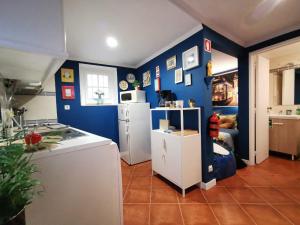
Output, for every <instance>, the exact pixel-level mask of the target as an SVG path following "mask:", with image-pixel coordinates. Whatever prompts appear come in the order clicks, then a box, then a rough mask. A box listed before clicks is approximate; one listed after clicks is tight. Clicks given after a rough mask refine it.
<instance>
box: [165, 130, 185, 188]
mask: <svg viewBox="0 0 300 225" xmlns="http://www.w3.org/2000/svg"><path fill="white" fill-rule="evenodd" d="M163 153H164V154H165V155H166V163H165V173H166V178H168V179H169V180H170V181H172V182H174V183H175V184H177V185H179V186H180V185H181V176H182V174H181V137H179V136H175V135H166V136H165V137H164V139H163Z"/></svg>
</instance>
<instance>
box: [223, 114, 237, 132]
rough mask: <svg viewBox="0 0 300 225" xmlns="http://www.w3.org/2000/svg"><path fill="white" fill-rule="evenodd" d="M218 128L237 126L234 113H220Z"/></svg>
mask: <svg viewBox="0 0 300 225" xmlns="http://www.w3.org/2000/svg"><path fill="white" fill-rule="evenodd" d="M219 117H220V128H227V129H234V128H236V126H237V120H236V115H235V114H233V115H232V114H231V115H220V116H219Z"/></svg>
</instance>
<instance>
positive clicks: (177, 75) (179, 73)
mask: <svg viewBox="0 0 300 225" xmlns="http://www.w3.org/2000/svg"><path fill="white" fill-rule="evenodd" d="M182 81H183V78H182V68H179V69H176V70H175V84H178V83H181V82H182Z"/></svg>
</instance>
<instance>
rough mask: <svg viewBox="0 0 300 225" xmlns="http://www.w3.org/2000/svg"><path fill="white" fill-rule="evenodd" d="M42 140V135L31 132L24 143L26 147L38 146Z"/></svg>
mask: <svg viewBox="0 0 300 225" xmlns="http://www.w3.org/2000/svg"><path fill="white" fill-rule="evenodd" d="M41 140H42V135H40V134H39V133H35V132H31V133H29V134H27V135H26V136H25V143H26V144H27V145H30V144H32V145H34V144H38V143H39V142H40V141H41Z"/></svg>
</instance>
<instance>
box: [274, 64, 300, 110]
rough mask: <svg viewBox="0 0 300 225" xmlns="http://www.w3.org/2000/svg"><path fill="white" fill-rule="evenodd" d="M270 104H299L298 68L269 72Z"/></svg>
mask: <svg viewBox="0 0 300 225" xmlns="http://www.w3.org/2000/svg"><path fill="white" fill-rule="evenodd" d="M269 81H270V86H269V91H270V95H269V98H270V99H269V101H270V106H278V105H299V104H300V68H297V69H295V68H289V69H286V70H281V71H279V70H278V71H276V70H271V72H270V79H269Z"/></svg>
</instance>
